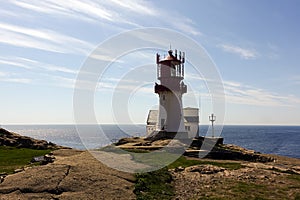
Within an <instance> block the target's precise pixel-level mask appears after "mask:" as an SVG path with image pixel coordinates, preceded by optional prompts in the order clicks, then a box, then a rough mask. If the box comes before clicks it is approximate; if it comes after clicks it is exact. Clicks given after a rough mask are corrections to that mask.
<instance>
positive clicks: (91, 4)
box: [10, 0, 201, 35]
mask: <svg viewBox="0 0 300 200" xmlns="http://www.w3.org/2000/svg"><path fill="white" fill-rule="evenodd" d="M10 2H11V3H12V4H14V5H15V6H18V7H20V8H23V9H26V10H29V11H34V12H39V13H43V14H46V15H51V16H56V17H58V16H61V17H65V18H66V17H67V18H69V19H73V20H81V21H87V22H92V23H96V24H99V23H103V22H104V23H109V24H116V25H120V24H124V25H129V26H133V27H143V26H145V21H148V20H149V19H152V20H151V21H153V20H155V21H157V22H160V23H163V24H162V25H169V26H172V27H174V28H176V29H177V30H180V31H182V32H185V33H188V34H192V35H200V34H201V33H200V31H199V30H197V28H196V27H195V23H194V22H193V20H191V19H190V18H187V17H185V16H182V15H181V14H180V13H177V12H168V11H166V10H165V9H164V10H163V9H160V8H158V7H157V6H154V5H153V3H152V2H149V1H144V0H125V1H121V0H111V1H106V0H105V1H91V0H65V1H59V0H44V1H39V0H30V1H28V0H18V1H17V0H11V1H10ZM170 16H172V17H170ZM174 18H175V19H176V20H174ZM144 20H145V21H144ZM149 25H150V24H149ZM150 26H152V24H151V25H150Z"/></svg>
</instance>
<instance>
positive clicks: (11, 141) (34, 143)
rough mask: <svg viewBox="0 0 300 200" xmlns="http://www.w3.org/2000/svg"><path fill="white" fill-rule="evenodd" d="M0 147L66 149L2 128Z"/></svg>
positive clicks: (0, 130) (0, 129)
mask: <svg viewBox="0 0 300 200" xmlns="http://www.w3.org/2000/svg"><path fill="white" fill-rule="evenodd" d="M0 146H11V147H18V148H31V149H58V148H65V147H61V146H59V145H56V144H53V143H51V142H47V141H45V140H36V139H33V138H31V137H27V136H22V135H19V134H17V133H13V132H9V131H7V130H5V129H3V128H0Z"/></svg>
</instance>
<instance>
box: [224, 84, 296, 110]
mask: <svg viewBox="0 0 300 200" xmlns="http://www.w3.org/2000/svg"><path fill="white" fill-rule="evenodd" d="M224 89H225V94H226V101H227V102H228V103H234V104H243V105H256V106H297V105H299V104H300V98H297V97H295V96H293V95H288V96H282V95H280V94H276V93H273V92H270V91H267V90H264V89H260V88H255V87H252V86H248V85H244V84H242V83H237V82H230V81H224Z"/></svg>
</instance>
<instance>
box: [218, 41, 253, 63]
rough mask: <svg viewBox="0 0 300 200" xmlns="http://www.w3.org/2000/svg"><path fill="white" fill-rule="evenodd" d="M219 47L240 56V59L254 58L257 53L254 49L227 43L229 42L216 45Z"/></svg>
mask: <svg viewBox="0 0 300 200" xmlns="http://www.w3.org/2000/svg"><path fill="white" fill-rule="evenodd" d="M218 47H219V48H221V49H222V50H223V51H225V52H228V53H232V54H236V55H238V56H240V57H241V58H242V59H246V60H248V59H255V58H257V57H258V53H257V51H256V50H254V49H246V48H242V47H239V46H235V45H229V44H221V45H218Z"/></svg>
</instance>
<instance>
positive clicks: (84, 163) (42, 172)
mask: <svg viewBox="0 0 300 200" xmlns="http://www.w3.org/2000/svg"><path fill="white" fill-rule="evenodd" d="M53 154H54V156H55V157H56V160H55V162H54V163H50V164H47V165H43V166H35V167H31V168H26V169H25V170H24V171H22V172H20V173H16V174H12V175H8V176H7V177H6V178H5V179H4V181H3V182H2V183H0V199H1V200H10V199H24V200H26V199H46V200H47V199H49V200H50V199H51V200H53V199H70V200H71V199H135V195H134V193H133V189H134V180H135V178H134V176H133V174H129V173H125V172H119V171H117V170H113V169H111V168H109V167H107V166H106V165H104V164H102V163H101V162H99V161H98V160H96V159H95V158H94V157H93V156H92V155H91V154H90V153H89V152H88V151H78V150H73V149H60V150H55V151H54V152H53Z"/></svg>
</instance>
